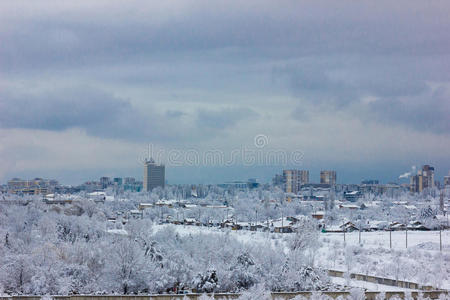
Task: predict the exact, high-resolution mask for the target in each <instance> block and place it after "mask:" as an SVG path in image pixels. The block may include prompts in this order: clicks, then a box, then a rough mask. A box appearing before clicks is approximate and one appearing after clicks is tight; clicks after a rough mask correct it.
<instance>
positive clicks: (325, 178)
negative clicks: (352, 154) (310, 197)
mask: <svg viewBox="0 0 450 300" xmlns="http://www.w3.org/2000/svg"><path fill="white" fill-rule="evenodd" d="M320 183H322V184H329V185H336V171H320Z"/></svg>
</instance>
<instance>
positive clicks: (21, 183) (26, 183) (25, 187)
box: [7, 178, 59, 195]
mask: <svg viewBox="0 0 450 300" xmlns="http://www.w3.org/2000/svg"><path fill="white" fill-rule="evenodd" d="M58 186H59V183H58V181H56V180H54V179H42V178H34V179H31V180H27V179H20V178H13V179H11V180H9V181H8V183H7V190H8V191H9V192H10V193H13V194H27V195H37V194H47V193H50V192H53V191H54V190H55V188H57V187H58Z"/></svg>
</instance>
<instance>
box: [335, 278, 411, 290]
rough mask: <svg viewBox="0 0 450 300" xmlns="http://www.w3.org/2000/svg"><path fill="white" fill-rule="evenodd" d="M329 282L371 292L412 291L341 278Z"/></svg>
mask: <svg viewBox="0 0 450 300" xmlns="http://www.w3.org/2000/svg"><path fill="white" fill-rule="evenodd" d="M331 281H332V282H333V283H335V284H339V285H345V286H351V287H359V288H364V289H367V290H368V291H371V292H377V291H383V292H398V291H414V290H412V289H407V288H401V287H396V286H390V285H384V284H376V283H372V282H367V281H361V280H353V279H351V280H349V281H347V280H346V279H345V278H341V277H331Z"/></svg>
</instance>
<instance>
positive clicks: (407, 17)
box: [0, 1, 450, 184]
mask: <svg viewBox="0 0 450 300" xmlns="http://www.w3.org/2000/svg"><path fill="white" fill-rule="evenodd" d="M106 6H108V9H105V7H106ZM449 14H450V5H449V4H448V2H445V1H433V2H423V1H397V2H396V3H395V4H393V3H392V2H391V1H377V2H376V4H375V3H354V2H351V1H344V2H339V3H336V2H335V1H319V2H310V3H300V2H297V1H291V2H286V3H284V5H282V6H280V5H278V3H274V2H270V1H262V2H258V5H255V4H254V2H252V1H250V2H248V3H241V2H237V1H224V2H221V1H219V2H218V3H217V2H215V3H211V2H209V1H195V2H191V1H179V2H176V3H172V4H165V3H151V2H150V3H139V5H137V3H136V2H129V3H122V2H114V1H112V2H109V1H108V2H103V1H96V2H95V3H93V2H87V1H77V2H76V3H70V2H67V3H60V4H58V5H57V7H55V5H54V3H53V2H52V1H39V3H34V4H29V3H24V2H18V1H2V2H1V3H0V25H1V26H0V40H2V41H4V42H3V43H1V44H0V65H1V66H2V68H1V69H0V114H1V115H0V182H6V181H7V180H8V179H10V178H13V177H25V178H32V177H48V178H59V179H60V180H61V182H62V183H67V184H76V183H80V182H81V181H82V180H86V179H89V178H98V177H100V176H103V175H109V176H115V175H117V174H125V175H129V176H133V177H136V178H139V175H141V173H142V169H141V161H140V157H141V156H142V155H143V153H145V152H146V149H147V146H148V144H149V143H151V144H152V145H154V146H155V148H162V149H167V150H170V149H181V150H183V151H187V150H189V149H196V150H198V151H203V152H204V151H210V150H215V149H217V150H220V151H223V152H225V153H228V154H230V153H232V151H233V150H234V149H239V148H241V147H247V146H248V147H253V148H255V147H256V146H257V145H255V144H254V138H255V137H256V136H265V137H267V141H265V142H267V145H266V146H265V147H264V148H257V147H256V148H257V149H262V151H271V150H274V151H278V150H280V149H281V150H283V151H287V152H290V153H292V152H295V151H301V153H302V154H303V156H302V161H301V165H296V164H292V165H289V164H283V165H274V164H268V165H256V166H245V165H243V164H239V162H238V163H236V164H234V165H232V166H213V165H208V164H201V165H199V166H194V167H190V166H186V165H184V166H172V167H168V169H167V179H168V180H169V182H174V183H220V182H224V181H229V180H233V179H245V178H254V177H256V178H259V179H260V180H261V181H266V182H268V181H270V178H271V177H272V175H273V174H274V173H276V172H279V170H281V169H291V168H298V169H309V170H311V177H316V175H315V174H316V173H317V172H320V170H325V169H331V170H336V171H337V173H339V176H338V182H341V183H348V182H360V181H361V180H362V179H366V178H377V179H379V180H380V181H382V182H390V181H396V180H398V176H399V175H400V174H403V173H404V172H408V171H409V170H410V169H411V166H412V165H416V166H417V167H420V166H422V165H424V164H430V165H433V166H435V168H436V172H435V176H436V179H438V180H439V181H442V180H443V177H444V176H445V175H447V173H448V170H450V159H449V157H448V153H447V152H448V151H447V149H450V119H449V117H448V116H449V115H450V101H449V100H448V99H449V98H450V77H449V72H448V70H449V69H450V59H449V55H450V43H449V41H448V39H447V38H445V37H446V35H445V33H446V32H449V31H450V20H449V18H448V15H449ZM141 176H142V175H141ZM405 182H406V181H405Z"/></svg>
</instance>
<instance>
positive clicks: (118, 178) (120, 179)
mask: <svg viewBox="0 0 450 300" xmlns="http://www.w3.org/2000/svg"><path fill="white" fill-rule="evenodd" d="M113 183H114V185H117V186H121V185H122V183H123V180H122V178H121V177H115V178H114V179H113Z"/></svg>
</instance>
